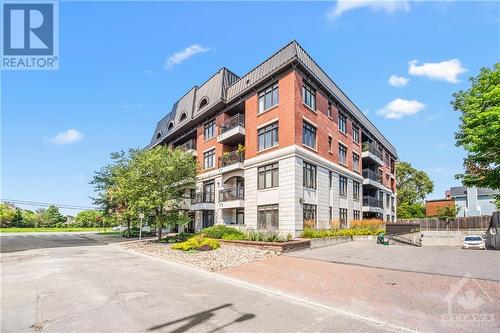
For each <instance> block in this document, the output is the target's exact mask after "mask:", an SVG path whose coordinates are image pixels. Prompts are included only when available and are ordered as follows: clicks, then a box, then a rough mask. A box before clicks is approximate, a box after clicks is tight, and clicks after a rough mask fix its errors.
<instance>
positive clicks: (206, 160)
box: [203, 149, 215, 169]
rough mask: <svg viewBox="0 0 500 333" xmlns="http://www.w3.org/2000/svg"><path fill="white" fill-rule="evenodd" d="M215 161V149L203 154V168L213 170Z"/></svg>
mask: <svg viewBox="0 0 500 333" xmlns="http://www.w3.org/2000/svg"><path fill="white" fill-rule="evenodd" d="M214 161H215V149H212V150H209V151H207V152H204V153H203V168H205V169H210V168H213V167H214V166H215V165H214Z"/></svg>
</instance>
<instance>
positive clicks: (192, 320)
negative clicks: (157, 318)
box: [148, 303, 256, 333]
mask: <svg viewBox="0 0 500 333" xmlns="http://www.w3.org/2000/svg"><path fill="white" fill-rule="evenodd" d="M231 306H232V304H231V303H228V304H224V305H221V306H218V307H216V308H212V309H209V310H206V311H202V312H198V313H195V314H193V315H191V316H187V317H183V318H180V319H177V320H173V321H169V322H167V323H164V324H161V325H157V326H153V327H150V328H149V329H148V331H156V330H159V329H162V328H165V327H167V326H170V325H174V324H177V323H181V322H184V321H186V324H184V325H182V326H181V327H179V328H176V329H174V330H172V331H170V333H182V332H185V331H187V330H189V329H191V328H193V327H195V326H197V325H200V324H202V323H203V322H205V321H207V320H209V319H210V318H212V317H213V316H215V313H214V312H215V311H217V310H220V309H223V308H227V307H231ZM255 317H256V316H255V315H254V314H252V313H245V314H242V315H241V316H239V317H238V318H236V319H234V320H233V321H231V322H229V323H227V324H224V325H222V326H219V327H217V328H214V329H213V330H210V331H209V332H208V333H213V332H217V331H219V330H221V329H223V328H226V327H228V326H230V325H233V324H236V323H241V322H244V321H247V320H251V319H253V318H255Z"/></svg>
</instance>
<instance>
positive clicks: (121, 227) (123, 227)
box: [112, 225, 127, 232]
mask: <svg viewBox="0 0 500 333" xmlns="http://www.w3.org/2000/svg"><path fill="white" fill-rule="evenodd" d="M112 230H113V231H119V232H122V231H125V230H127V226H125V225H119V226H117V227H113V229H112Z"/></svg>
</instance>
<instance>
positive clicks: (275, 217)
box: [257, 205, 279, 229]
mask: <svg viewBox="0 0 500 333" xmlns="http://www.w3.org/2000/svg"><path fill="white" fill-rule="evenodd" d="M257 228H259V229H278V228H279V206H278V205H264V206H257Z"/></svg>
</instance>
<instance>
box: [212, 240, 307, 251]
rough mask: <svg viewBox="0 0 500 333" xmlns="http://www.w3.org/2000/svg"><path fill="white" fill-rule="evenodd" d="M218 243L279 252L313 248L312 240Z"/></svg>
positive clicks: (225, 241) (232, 241) (230, 241)
mask: <svg viewBox="0 0 500 333" xmlns="http://www.w3.org/2000/svg"><path fill="white" fill-rule="evenodd" d="M218 241H219V242H221V243H228V244H234V245H241V246H252V247H257V248H260V249H270V250H278V251H281V252H286V251H295V250H302V249H309V248H310V247H311V240H310V239H298V240H293V241H289V242H257V241H248V240H224V239H219V240H218Z"/></svg>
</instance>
